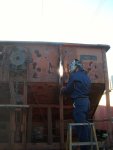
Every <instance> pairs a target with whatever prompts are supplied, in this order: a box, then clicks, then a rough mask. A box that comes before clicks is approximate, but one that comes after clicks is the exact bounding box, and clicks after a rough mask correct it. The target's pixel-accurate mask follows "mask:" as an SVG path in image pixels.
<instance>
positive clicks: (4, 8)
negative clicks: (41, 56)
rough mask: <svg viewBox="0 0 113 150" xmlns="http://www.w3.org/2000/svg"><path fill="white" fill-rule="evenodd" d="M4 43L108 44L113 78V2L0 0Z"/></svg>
mask: <svg viewBox="0 0 113 150" xmlns="http://www.w3.org/2000/svg"><path fill="white" fill-rule="evenodd" d="M0 40H1V41H49V42H68V43H86V44H107V45H110V47H111V48H110V50H109V51H108V52H107V63H108V73H109V76H111V75H113V68H112V64H113V0H0Z"/></svg>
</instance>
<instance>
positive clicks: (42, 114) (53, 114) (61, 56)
mask: <svg viewBox="0 0 113 150" xmlns="http://www.w3.org/2000/svg"><path fill="white" fill-rule="evenodd" d="M109 48H110V47H109V45H93V44H75V43H49V42H0V149H1V150H4V149H5V150H9V149H11V150H12V149H13V150H25V149H26V150H31V149H39V150H41V149H42V150H44V149H52V150H53V149H57V150H59V149H64V147H65V141H66V133H67V132H66V131H67V124H68V123H69V122H72V118H71V110H72V102H71V101H70V98H69V97H66V96H64V97H62V96H61V95H60V88H61V86H63V85H64V84H66V82H67V80H68V65H69V63H70V62H71V60H72V59H75V58H76V59H80V60H81V61H82V63H83V65H84V67H85V69H86V70H87V72H88V74H89V76H90V78H91V81H92V90H91V95H90V101H91V111H90V118H91V119H93V116H94V113H95V110H96V108H97V107H98V103H99V101H100V98H101V96H102V94H103V92H104V91H105V90H106V89H107V90H108V76H107V65H106V52H107V51H108V49H109ZM59 64H62V66H63V76H62V77H61V76H60V74H59ZM108 107H109V98H108ZM108 110H109V108H108Z"/></svg>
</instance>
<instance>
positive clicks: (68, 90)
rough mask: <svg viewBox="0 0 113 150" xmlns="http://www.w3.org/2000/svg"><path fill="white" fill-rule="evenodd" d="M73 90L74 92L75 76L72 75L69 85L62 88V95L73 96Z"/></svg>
mask: <svg viewBox="0 0 113 150" xmlns="http://www.w3.org/2000/svg"><path fill="white" fill-rule="evenodd" d="M73 90H74V74H73V73H72V74H71V75H70V77H69V80H68V83H67V85H66V86H65V87H62V88H61V93H62V94H71V93H72V92H73Z"/></svg>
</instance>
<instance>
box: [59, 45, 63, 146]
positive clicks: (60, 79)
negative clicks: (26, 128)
mask: <svg viewBox="0 0 113 150" xmlns="http://www.w3.org/2000/svg"><path fill="white" fill-rule="evenodd" d="M59 56H60V62H59V63H61V64H62V61H63V60H62V47H59ZM62 86H63V81H62V77H61V76H60V75H59V88H61V87H62ZM59 91H60V90H59ZM59 105H60V110H59V111H60V138H61V139H60V144H61V149H63V147H64V110H63V109H64V108H63V95H61V93H60V92H59Z"/></svg>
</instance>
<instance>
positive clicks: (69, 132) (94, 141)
mask: <svg viewBox="0 0 113 150" xmlns="http://www.w3.org/2000/svg"><path fill="white" fill-rule="evenodd" d="M75 126H89V127H90V129H91V140H90V141H88V142H78V141H76V142H73V138H72V128H73V127H75ZM83 145H87V146H88V145H90V146H91V150H93V146H95V148H96V150H99V146H98V142H97V136H96V130H95V126H94V123H69V124H68V129H67V142H66V150H72V148H73V147H74V146H83ZM94 150H95V149H94Z"/></svg>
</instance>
